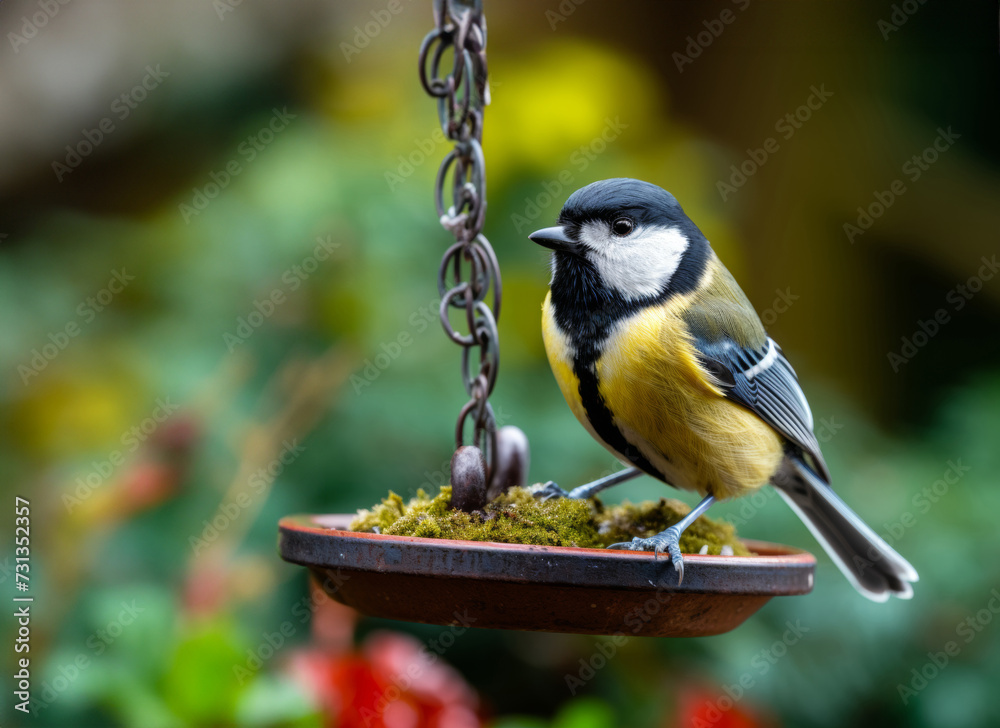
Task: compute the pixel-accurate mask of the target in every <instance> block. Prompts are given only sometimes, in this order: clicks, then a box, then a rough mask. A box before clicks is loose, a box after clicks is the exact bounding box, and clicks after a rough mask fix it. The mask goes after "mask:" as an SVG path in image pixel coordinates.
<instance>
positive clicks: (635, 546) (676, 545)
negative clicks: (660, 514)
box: [608, 527, 684, 584]
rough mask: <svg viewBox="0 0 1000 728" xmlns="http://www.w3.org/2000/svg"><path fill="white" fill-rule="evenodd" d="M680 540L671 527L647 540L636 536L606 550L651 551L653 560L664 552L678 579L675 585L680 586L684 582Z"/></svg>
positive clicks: (678, 533)
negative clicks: (668, 557) (668, 555)
mask: <svg viewBox="0 0 1000 728" xmlns="http://www.w3.org/2000/svg"><path fill="white" fill-rule="evenodd" d="M680 540H681V534H680V531H677V530H676V529H674V528H673V527H671V528H668V529H667V530H666V531H663V532H662V533H658V534H656V535H655V536H650V537H649V538H639V537H638V536H637V537H636V538H633V539H632V540H631V541H624V542H622V543H613V544H611V545H610V546H608V548H609V549H614V550H616V551H652V552H653V558H654V559H656V558H657V557H658V556H659V555H660V554H662V553H664V552H666V553H668V554H670V561H671V563H673V565H674V569H675V570H676V571H677V574H678V577H679V579H678V582H677V583H678V584H680V583H681V582H682V581H684V557H683V556H682V555H681V547H680Z"/></svg>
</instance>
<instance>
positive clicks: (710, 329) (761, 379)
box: [685, 301, 830, 482]
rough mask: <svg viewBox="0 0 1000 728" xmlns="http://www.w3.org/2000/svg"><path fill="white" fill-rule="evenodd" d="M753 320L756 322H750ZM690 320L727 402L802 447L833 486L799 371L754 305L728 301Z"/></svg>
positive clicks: (700, 309) (697, 311)
mask: <svg viewBox="0 0 1000 728" xmlns="http://www.w3.org/2000/svg"><path fill="white" fill-rule="evenodd" d="M741 303H742V302H741ZM718 309H722V310H718ZM749 316H752V317H753V319H752V320H750V321H747V320H745V319H747V318H748V317H749ZM685 318H686V319H687V323H688V328H689V330H690V331H691V334H692V336H693V337H694V344H695V348H696V349H697V350H698V355H699V360H700V362H701V364H702V366H704V368H705V369H706V370H707V371H708V372H709V373H711V375H712V376H713V377H714V378H715V379H716V380H717V381H716V383H717V384H718V385H719V386H720V388H721V389H722V391H723V392H724V393H725V396H726V398H727V399H730V400H732V401H733V402H737V403H738V404H741V405H743V406H744V407H746V408H747V409H749V410H750V411H752V412H754V413H755V414H756V415H757V416H758V417H760V418H761V419H762V420H764V421H765V422H767V423H768V424H769V425H771V427H773V428H774V429H775V430H777V431H778V432H780V433H781V434H782V435H784V436H785V437H786V438H787V439H788V440H789V441H790V442H792V443H793V444H794V445H797V446H798V447H800V448H801V449H802V450H803V451H804V452H805V453H807V454H808V455H809V456H810V458H811V459H812V460H813V463H814V464H815V469H816V470H817V472H818V473H819V475H820V476H821V477H822V478H823V479H824V480H826V481H827V482H829V480H830V471H829V470H828V469H827V466H826V462H825V461H824V460H823V455H822V453H821V452H820V449H819V442H818V441H817V440H816V436H815V435H814V434H813V431H812V430H813V416H812V411H811V410H810V409H809V403H808V402H807V401H806V398H805V395H804V394H803V393H802V388H801V387H800V386H799V380H798V377H797V376H796V374H795V370H794V369H792V365H791V364H789V363H788V360H787V359H785V356H784V354H783V353H782V351H781V347H780V346H778V345H777V344H776V343H775V342H774V341H773V340H772V339H771V338H770V337H768V336H767V335H766V334H765V333H764V330H763V327H762V326H761V324H760V321H759V320H758V319H757V316H756V313H754V311H753V308H752V307H750V305H749V303H747V305H746V306H745V307H744V306H742V305H739V304H737V303H736V302H734V301H726V302H723V303H721V304H720V303H714V304H711V305H710V306H708V307H707V308H706V306H705V305H702V306H699V305H697V304H696V305H695V306H693V307H692V308H691V309H689V311H688V312H687V315H686V316H685ZM740 319H744V320H743V321H740ZM720 322H722V324H721V325H720ZM727 324H728V325H727ZM740 340H742V342H743V343H740Z"/></svg>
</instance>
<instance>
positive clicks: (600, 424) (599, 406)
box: [573, 356, 669, 480]
mask: <svg viewBox="0 0 1000 728" xmlns="http://www.w3.org/2000/svg"><path fill="white" fill-rule="evenodd" d="M573 371H574V372H575V373H576V376H577V379H579V380H580V387H579V392H580V402H581V404H583V409H584V410H585V411H586V413H587V419H588V420H590V424H591V426H592V427H593V428H594V431H595V432H596V433H597V434H598V435H600V437H601V439H602V440H604V442H606V443H608V445H610V446H611V447H613V448H614V449H615V450H617V451H618V452H619V453H621V454H622V455H623V456H624V457H625V458H626V459H627V460H628V461H629V462H630V463H632V464H633V465H634V466H635V467H637V468H639V470H642V471H643V472H645V473H649V474H650V475H652V476H653V477H655V478H659V479H660V480H666V478H665V477H664V475H663V473H661V472H660V471H659V470H658V469H657V468H656V467H654V465H653V464H652V463H651V462H649V460H647V459H646V456H645V455H643V454H642V453H641V452H639V448H637V447H636V446H635V445H633V444H632V443H630V442H629V441H628V440H627V439H625V435H623V434H622V431H621V430H619V429H618V426H617V425H616V424H615V421H614V417H612V415H611V411H610V410H609V409H608V406H607V405H606V404H605V403H604V397H602V396H601V392H600V389H599V388H598V381H597V374H596V373H595V371H594V368H593V365H592V364H588V363H587V362H585V361H583V360H581V358H580V357H579V356H578V357H576V358H575V359H574V360H573ZM668 459H669V458H668Z"/></svg>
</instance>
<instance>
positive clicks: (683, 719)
mask: <svg viewBox="0 0 1000 728" xmlns="http://www.w3.org/2000/svg"><path fill="white" fill-rule="evenodd" d="M762 725H764V724H763V723H762V722H760V721H759V720H758V718H757V717H755V716H754V715H753V714H752V713H750V712H748V711H747V710H744V709H743V708H742V707H740V706H739V705H738V704H737V701H736V700H734V699H733V698H732V697H730V696H729V695H728V694H726V693H719V692H715V691H710V690H706V689H704V688H692V689H688V690H686V691H684V693H682V695H681V698H680V710H679V715H678V717H677V726H678V728H760V727H761V726H762Z"/></svg>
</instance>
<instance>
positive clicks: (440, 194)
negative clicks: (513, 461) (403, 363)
mask: <svg viewBox="0 0 1000 728" xmlns="http://www.w3.org/2000/svg"><path fill="white" fill-rule="evenodd" d="M434 24H435V26H436V27H435V28H434V30H432V31H431V32H430V33H428V34H427V37H425V38H424V41H423V43H422V44H421V46H420V83H421V84H422V85H423V87H424V90H425V91H426V92H427V93H428V94H430V95H431V96H432V97H434V98H436V99H437V104H438V117H439V118H440V121H441V128H442V130H443V131H444V134H445V136H446V137H448V139H450V140H451V141H453V142H454V143H455V147H454V149H452V150H451V151H450V152H449V153H448V155H447V156H446V157H445V158H444V161H443V162H442V163H441V168H440V169H439V170H438V174H437V180H436V181H435V185H434V203H435V206H436V207H437V214H438V217H439V218H440V219H441V225H442V226H443V227H444V228H445V230H447V231H448V232H450V233H451V234H452V235H454V236H455V243H454V244H453V245H452V246H451V247H449V248H448V250H447V251H445V254H444V258H442V260H441V267H440V268H439V269H438V292H439V293H440V294H441V307H440V317H441V325H442V326H443V327H444V331H445V333H446V334H447V335H448V337H449V338H450V339H451V340H452V341H454V342H455V343H456V344H458V345H459V346H461V347H462V382H463V384H464V385H465V391H466V392H468V394H469V401H468V402H467V403H466V404H465V406H463V407H462V409H461V411H460V412H459V415H458V422H457V423H456V424H455V443H456V444H455V446H456V448H459V447H462V445H463V443H464V441H465V429H466V426H467V422H468V420H469V419H470V418H471V419H472V421H473V424H474V427H473V435H472V442H473V444H475V445H477V446H478V447H479V448H480V450H481V451H482V453H483V456H484V457H485V459H486V474H487V479H488V478H489V476H490V473H491V472H492V469H493V459H494V456H495V453H496V420H495V418H494V416H493V409H492V407H490V403H489V396H490V394H491V393H492V392H493V385H494V384H495V383H496V379H497V368H498V367H499V364H500V342H499V338H498V335H497V319H498V318H499V316H500V294H501V285H500V266H499V265H498V263H497V259H496V254H495V253H494V252H493V247H492V246H491V245H490V243H489V241H488V240H487V239H486V238H485V237H484V236H483V234H482V232H481V231H482V229H483V222H484V219H485V217H486V170H485V166H484V160H483V148H482V139H483V109H484V107H485V106H486V105H487V104H489V102H490V91H489V85H488V81H487V75H486V18H485V17H484V15H483V8H482V0H461V1H460V0H434ZM449 51H450V53H449ZM449 55H450V57H451V63H452V67H451V70H450V71H449V72H448V73H447V75H444V76H442V75H441V65H442V62H443V61H444V59H445V57H446V56H449ZM449 189H450V196H449V195H448V193H447V191H448V190H449ZM446 198H448V199H446ZM446 204H447V207H446ZM491 290H492V296H490V300H491V303H492V309H491V307H490V306H489V305H487V303H486V301H487V295H488V294H489V293H490V291H491ZM449 308H455V309H461V310H462V311H464V312H465V326H464V327H460V328H464V329H465V330H466V331H467V332H468V333H461V332H460V331H457V330H456V329H455V328H454V327H453V326H452V324H451V319H450V317H449Z"/></svg>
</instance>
